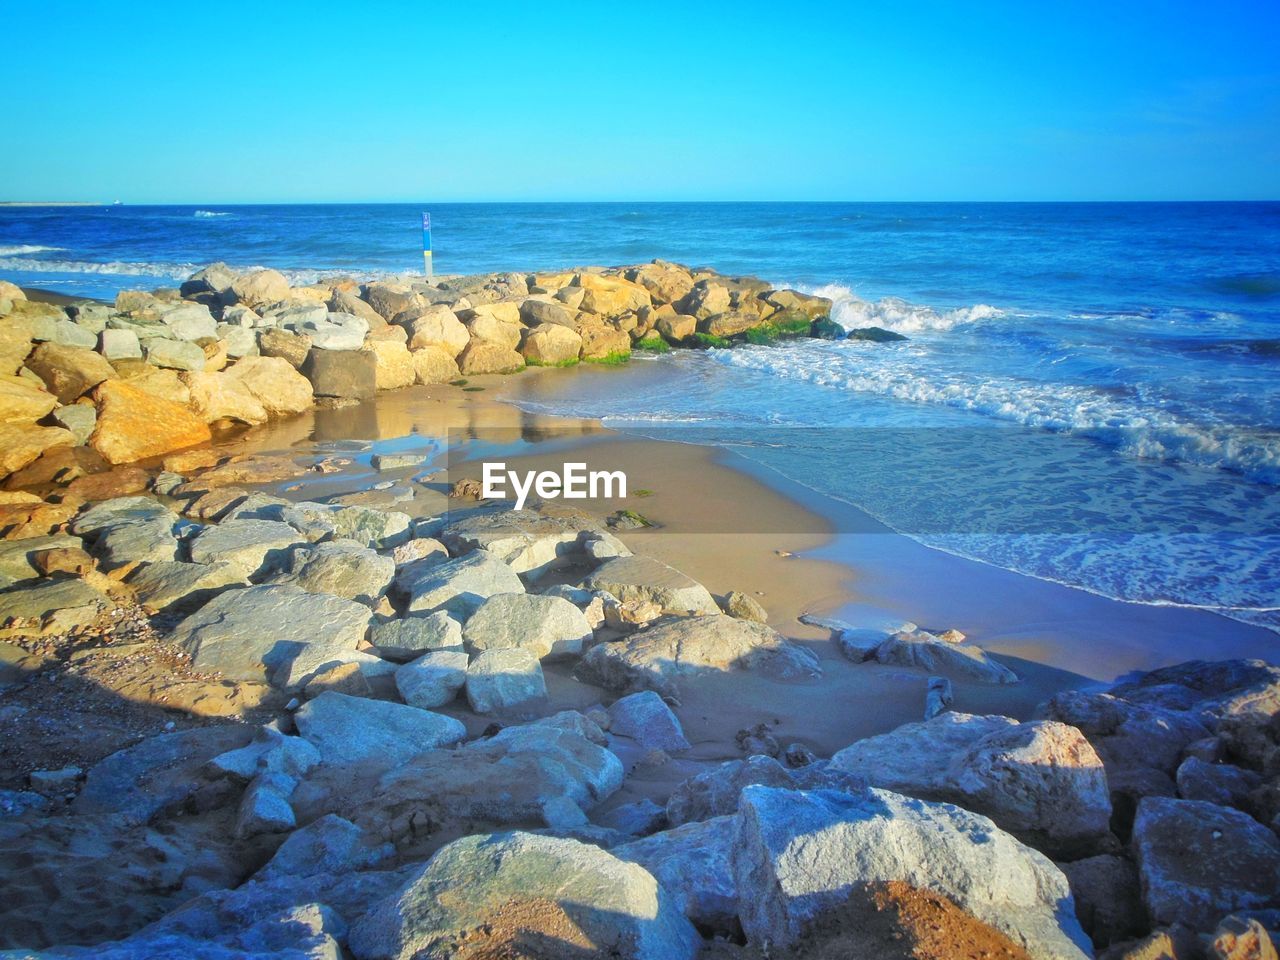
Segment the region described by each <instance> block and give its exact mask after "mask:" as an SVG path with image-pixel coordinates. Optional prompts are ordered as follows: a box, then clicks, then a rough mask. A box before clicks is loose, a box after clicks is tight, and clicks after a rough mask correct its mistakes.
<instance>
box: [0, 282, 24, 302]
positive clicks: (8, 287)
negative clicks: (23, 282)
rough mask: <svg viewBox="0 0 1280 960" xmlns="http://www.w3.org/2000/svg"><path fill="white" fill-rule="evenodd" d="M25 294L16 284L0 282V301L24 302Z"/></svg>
mask: <svg viewBox="0 0 1280 960" xmlns="http://www.w3.org/2000/svg"><path fill="white" fill-rule="evenodd" d="M25 299H27V295H26V293H24V292H23V290H22V288H21V287H20V286H18V285H17V284H16V283H10V282H9V281H8V280H0V300H25Z"/></svg>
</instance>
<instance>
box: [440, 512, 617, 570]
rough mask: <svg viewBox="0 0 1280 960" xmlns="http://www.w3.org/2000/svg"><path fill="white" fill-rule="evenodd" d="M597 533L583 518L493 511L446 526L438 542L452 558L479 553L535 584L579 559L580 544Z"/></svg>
mask: <svg viewBox="0 0 1280 960" xmlns="http://www.w3.org/2000/svg"><path fill="white" fill-rule="evenodd" d="M599 533H600V531H599V530H597V528H596V524H595V521H594V520H591V519H590V518H588V517H586V516H585V515H582V516H577V515H567V516H545V515H543V514H539V513H535V512H534V511H532V510H493V511H484V512H479V513H474V514H471V515H470V516H467V517H464V518H463V519H462V520H459V521H457V522H454V523H451V524H449V526H447V527H446V528H445V529H444V531H443V532H442V533H441V534H440V538H441V540H443V541H444V543H445V545H446V546H447V547H448V548H449V549H450V550H451V551H452V552H453V553H455V554H461V553H469V552H470V551H472V550H476V549H483V550H486V551H488V552H489V553H490V554H492V555H493V556H495V557H497V558H498V559H500V560H502V561H503V562H504V563H506V564H507V566H509V567H511V569H512V570H514V571H515V572H516V573H519V574H522V575H524V576H526V577H528V578H529V579H530V580H535V581H536V580H538V579H540V578H541V577H542V576H544V575H545V574H546V573H548V572H550V571H551V570H554V569H556V568H557V567H560V566H563V565H564V564H565V563H567V562H572V561H573V560H575V559H581V554H582V548H583V542H584V540H585V539H586V538H588V537H591V536H595V535H598V534H599Z"/></svg>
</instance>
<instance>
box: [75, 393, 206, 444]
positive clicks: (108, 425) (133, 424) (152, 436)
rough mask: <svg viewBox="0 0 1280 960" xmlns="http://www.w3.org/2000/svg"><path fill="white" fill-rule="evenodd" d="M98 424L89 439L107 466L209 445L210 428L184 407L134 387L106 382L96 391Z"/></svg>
mask: <svg viewBox="0 0 1280 960" xmlns="http://www.w3.org/2000/svg"><path fill="white" fill-rule="evenodd" d="M94 401H95V402H96V404H97V408H98V420H97V423H96V424H95V425H94V428H93V433H92V435H90V437H89V446H91V447H93V449H94V450H96V451H97V452H98V453H100V454H101V455H102V457H103V458H104V459H105V460H106V461H107V462H108V463H130V462H132V461H134V460H142V459H144V458H146V457H157V456H160V455H161V454H164V453H169V452H170V451H173V450H181V449H183V448H185V447H194V446H197V445H198V444H202V443H208V442H209V439H210V437H211V434H210V432H209V426H208V424H206V423H205V422H204V420H203V419H201V418H200V417H198V416H197V415H196V414H194V413H192V412H191V411H190V410H189V409H187V408H186V407H184V406H182V405H181V404H177V403H174V402H173V401H171V400H166V399H164V398H162V397H158V396H155V395H154V394H151V393H148V392H146V391H145V390H142V389H139V388H138V387H137V386H135V385H134V384H132V383H126V382H123V381H120V380H107V381H106V382H104V383H102V384H100V385H99V386H98V388H97V389H96V390H95V391H94Z"/></svg>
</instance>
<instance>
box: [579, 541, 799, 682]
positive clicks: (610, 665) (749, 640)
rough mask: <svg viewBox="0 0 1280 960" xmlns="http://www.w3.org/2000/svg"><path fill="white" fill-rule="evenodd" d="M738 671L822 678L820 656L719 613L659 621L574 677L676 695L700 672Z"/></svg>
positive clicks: (595, 650) (591, 655) (597, 652)
mask: <svg viewBox="0 0 1280 960" xmlns="http://www.w3.org/2000/svg"><path fill="white" fill-rule="evenodd" d="M610 562H611V563H616V562H617V561H610ZM606 566H607V564H606ZM734 669H745V670H758V671H760V672H762V673H764V674H765V675H766V676H768V677H770V678H771V679H773V680H777V681H782V682H796V681H806V680H813V679H815V678H817V677H820V676H821V675H822V669H821V667H820V666H819V665H818V659H817V657H815V656H814V655H813V654H812V653H811V652H810V651H808V650H806V649H804V648H803V647H799V646H796V645H795V644H793V643H790V642H788V641H787V640H784V639H783V638H782V637H781V636H780V635H779V634H778V633H776V632H775V631H773V630H771V629H770V628H769V627H767V626H765V625H764V624H760V623H752V622H750V621H748V620H735V619H733V618H732V617H726V616H724V615H722V614H718V615H716V616H709V617H696V618H689V619H678V620H677V619H673V620H669V621H666V622H660V623H658V624H656V625H655V626H652V627H650V628H649V629H647V630H644V631H641V632H640V633H637V634H635V635H633V636H631V637H628V638H627V639H626V640H621V641H618V642H616V643H602V644H599V645H597V646H595V647H592V648H591V650H590V651H589V652H588V653H587V655H586V656H585V657H583V658H582V660H581V661H580V662H579V664H578V667H577V670H576V671H575V676H577V677H579V678H580V679H581V680H583V681H584V682H587V683H595V684H598V685H599V686H602V687H605V688H606V689H609V690H645V689H648V690H655V691H657V692H658V693H660V694H662V695H663V696H676V695H678V691H679V687H680V684H681V683H682V682H685V681H687V680H690V679H693V678H696V677H697V676H698V675H699V674H702V673H706V672H708V671H721V672H722V671H728V670H734Z"/></svg>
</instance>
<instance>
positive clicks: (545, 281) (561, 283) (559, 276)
mask: <svg viewBox="0 0 1280 960" xmlns="http://www.w3.org/2000/svg"><path fill="white" fill-rule="evenodd" d="M576 276H577V274H576V273H574V272H573V271H572V270H566V271H561V272H560V273H534V274H530V275H529V286H531V287H541V288H542V289H543V290H559V289H560V288H561V287H567V286H569V285H570V284H571V283H573V280H574V277H576Z"/></svg>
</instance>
